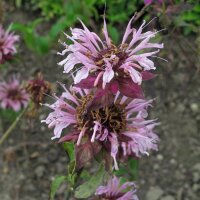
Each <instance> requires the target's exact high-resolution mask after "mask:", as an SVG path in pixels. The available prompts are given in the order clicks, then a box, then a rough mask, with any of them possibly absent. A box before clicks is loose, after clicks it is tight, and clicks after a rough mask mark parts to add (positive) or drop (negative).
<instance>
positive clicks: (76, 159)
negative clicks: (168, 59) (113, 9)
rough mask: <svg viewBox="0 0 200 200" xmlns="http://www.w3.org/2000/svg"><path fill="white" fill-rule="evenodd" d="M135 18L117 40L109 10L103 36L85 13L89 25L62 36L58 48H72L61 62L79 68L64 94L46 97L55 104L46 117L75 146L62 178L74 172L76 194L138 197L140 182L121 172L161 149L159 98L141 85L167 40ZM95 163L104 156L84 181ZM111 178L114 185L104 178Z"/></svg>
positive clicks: (57, 136)
mask: <svg viewBox="0 0 200 200" xmlns="http://www.w3.org/2000/svg"><path fill="white" fill-rule="evenodd" d="M133 21H134V17H132V18H131V20H130V21H129V23H128V25H127V27H126V30H125V33H124V36H123V38H122V41H121V44H120V45H116V44H113V42H112V40H111V38H110V37H109V35H108V31H107V25H106V20H105V18H104V25H103V35H104V39H103V40H102V39H101V38H100V37H99V36H98V35H97V34H96V33H94V32H91V31H90V30H89V29H88V28H87V27H86V26H85V25H84V23H83V22H82V21H81V20H80V22H81V24H82V26H83V29H81V28H71V29H70V30H71V36H70V35H68V34H65V35H66V36H67V39H69V40H70V41H71V43H70V44H66V43H63V45H64V47H65V49H64V50H63V51H62V52H61V53H58V54H60V55H62V56H65V58H64V59H63V60H62V61H61V62H59V63H58V64H59V65H62V66H64V71H63V72H64V73H70V74H71V75H72V78H73V84H72V85H71V86H70V87H69V88H67V86H66V85H64V84H61V86H62V88H63V92H62V94H61V96H57V95H54V99H55V102H53V103H52V104H45V105H46V106H47V107H49V108H50V109H51V110H52V111H51V112H50V114H49V115H48V116H47V118H46V119H44V120H42V123H46V124H47V125H48V127H49V128H52V129H53V136H52V139H53V140H57V141H58V142H59V143H63V145H64V148H65V150H66V151H67V152H68V155H69V157H70V160H71V162H70V163H69V168H68V175H67V176H65V177H64V178H62V179H60V178H59V179H58V180H57V179H56V180H55V181H58V182H59V183H61V182H62V181H65V180H67V182H68V183H69V185H70V186H71V187H70V188H69V190H70V191H71V193H72V195H75V198H87V199H117V200H129V199H130V200H131V199H134V200H136V199H138V197H137V195H136V186H135V183H133V182H129V181H128V180H126V183H123V184H121V183H120V180H119V179H118V178H117V177H116V176H115V175H114V174H116V172H117V171H120V168H123V166H124V165H126V164H127V163H128V162H129V161H130V160H131V161H134V165H135V166H136V165H137V162H138V160H139V159H141V158H142V157H143V156H149V155H150V154H151V152H152V151H157V150H158V142H159V138H158V136H157V134H156V133H155V127H156V126H157V125H158V124H159V123H158V122H157V120H156V119H149V118H148V112H149V108H150V107H152V103H153V101H154V100H152V99H149V100H147V99H145V97H144V93H143V90H142V88H141V85H142V83H143V80H149V79H151V78H154V77H155V75H154V74H153V73H152V71H153V70H155V69H156V67H155V65H154V62H153V60H152V58H153V57H157V56H155V54H157V53H158V52H159V50H160V49H162V48H163V44H162V43H161V44H159V43H153V42H151V39H152V38H153V37H155V35H156V34H157V33H158V32H157V31H147V32H144V29H145V27H146V26H147V25H148V24H146V22H145V21H144V22H143V23H142V25H141V26H140V27H139V29H136V28H133V27H132V23H133ZM88 163H90V165H89V166H92V165H94V166H95V165H96V163H99V164H98V165H99V166H100V167H99V170H97V171H96V173H95V174H94V175H93V176H92V177H91V178H90V179H87V180H83V182H84V183H83V184H82V185H80V186H78V187H77V181H78V179H79V178H80V179H81V178H83V176H81V174H82V173H83V172H84V170H85V169H87V167H88ZM83 179H84V178H83ZM106 181H107V182H108V184H107V186H100V185H102V184H103V185H105V183H106ZM53 185H56V187H57V185H58V184H53ZM53 185H52V186H53ZM52 191H54V192H55V188H53V189H52ZM53 195H54V194H52V196H53Z"/></svg>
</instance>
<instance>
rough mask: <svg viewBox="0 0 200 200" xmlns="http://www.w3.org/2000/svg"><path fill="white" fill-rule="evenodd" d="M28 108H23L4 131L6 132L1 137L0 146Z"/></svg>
mask: <svg viewBox="0 0 200 200" xmlns="http://www.w3.org/2000/svg"><path fill="white" fill-rule="evenodd" d="M27 108H28V106H27V107H26V108H24V110H23V111H22V112H21V113H20V114H19V115H18V116H17V118H16V119H15V121H14V122H13V123H12V124H11V125H10V127H9V128H8V129H7V130H6V132H5V133H4V134H3V136H2V137H1V139H0V146H1V145H2V144H3V142H4V141H5V140H6V139H7V138H8V137H9V135H10V133H11V132H12V130H13V129H14V128H15V127H16V125H17V124H18V122H19V121H20V119H21V118H22V117H23V115H24V113H25V112H26V110H27Z"/></svg>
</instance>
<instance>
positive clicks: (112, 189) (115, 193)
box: [95, 176, 138, 200]
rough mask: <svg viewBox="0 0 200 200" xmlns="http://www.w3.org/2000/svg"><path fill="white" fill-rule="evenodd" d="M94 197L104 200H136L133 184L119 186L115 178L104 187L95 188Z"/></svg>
mask: <svg viewBox="0 0 200 200" xmlns="http://www.w3.org/2000/svg"><path fill="white" fill-rule="evenodd" d="M95 195H96V196H99V197H100V198H103V199H105V200H110V199H115V200H138V197H137V195H136V186H135V183H133V182H126V183H124V184H122V185H121V184H120V180H119V179H118V178H117V177H116V176H114V178H112V179H111V180H109V182H108V184H107V185H106V186H100V187H99V188H97V190H96V193H95Z"/></svg>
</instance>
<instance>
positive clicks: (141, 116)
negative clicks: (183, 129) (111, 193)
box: [42, 87, 158, 169]
mask: <svg viewBox="0 0 200 200" xmlns="http://www.w3.org/2000/svg"><path fill="white" fill-rule="evenodd" d="M64 88H65V87H64ZM76 92H77V94H75V91H72V93H70V92H69V91H68V90H67V89H66V88H65V92H64V93H63V94H62V95H61V97H60V98H59V97H56V102H55V103H54V104H52V105H49V104H47V105H48V106H49V107H50V108H51V109H53V112H52V113H50V114H49V116H48V117H47V119H46V120H43V121H42V122H45V123H46V124H48V126H49V128H54V137H53V138H52V139H55V138H60V137H61V134H62V132H63V129H65V128H67V127H73V131H72V132H71V134H66V135H65V136H63V137H62V138H61V139H60V141H67V140H72V141H74V142H76V144H77V145H80V144H82V142H83V141H85V140H90V141H91V142H92V143H93V142H98V143H99V144H101V146H102V147H104V148H105V150H106V151H107V152H108V153H109V154H110V156H111V157H112V158H113V161H114V167H115V169H118V164H117V158H118V157H120V156H122V157H127V156H135V157H141V156H143V155H148V154H149V151H150V150H157V143H158V136H157V135H156V134H155V133H154V132H153V128H154V127H155V126H156V125H157V124H158V123H156V122H155V120H146V119H145V118H146V117H147V115H148V114H147V108H148V107H149V106H150V105H151V102H152V100H149V101H146V100H143V99H134V100H131V99H130V98H128V97H126V96H120V93H119V92H118V93H117V95H116V96H115V99H114V102H113V103H110V104H108V105H105V106H102V105H95V104H94V103H93V102H94V96H93V94H91V93H90V91H89V90H81V89H79V88H76ZM83 138H84V139H83Z"/></svg>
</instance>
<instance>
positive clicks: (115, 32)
mask: <svg viewBox="0 0 200 200" xmlns="http://www.w3.org/2000/svg"><path fill="white" fill-rule="evenodd" d="M108 31H109V33H110V36H111V38H112V40H113V41H114V42H115V43H117V42H118V41H119V31H118V30H117V29H116V28H115V27H114V26H111V25H108Z"/></svg>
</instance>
